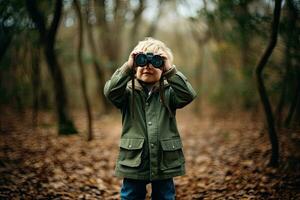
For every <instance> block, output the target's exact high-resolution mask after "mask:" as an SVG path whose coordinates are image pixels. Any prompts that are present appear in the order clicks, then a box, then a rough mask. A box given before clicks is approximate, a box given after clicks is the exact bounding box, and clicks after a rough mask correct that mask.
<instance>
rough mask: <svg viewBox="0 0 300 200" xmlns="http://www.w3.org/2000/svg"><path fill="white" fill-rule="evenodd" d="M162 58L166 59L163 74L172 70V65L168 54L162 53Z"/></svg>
mask: <svg viewBox="0 0 300 200" xmlns="http://www.w3.org/2000/svg"><path fill="white" fill-rule="evenodd" d="M160 56H161V57H163V59H164V68H163V72H166V71H168V70H170V69H171V68H172V63H171V61H170V59H169V58H168V56H167V54H166V53H162V54H160Z"/></svg>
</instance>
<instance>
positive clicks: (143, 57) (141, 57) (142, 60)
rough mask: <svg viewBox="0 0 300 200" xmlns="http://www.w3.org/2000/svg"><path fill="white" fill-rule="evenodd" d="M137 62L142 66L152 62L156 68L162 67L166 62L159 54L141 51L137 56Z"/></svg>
mask: <svg viewBox="0 0 300 200" xmlns="http://www.w3.org/2000/svg"><path fill="white" fill-rule="evenodd" d="M134 62H135V64H136V65H137V66H140V67H144V66H146V65H147V64H148V63H151V64H152V65H153V66H154V67H155V68H160V67H162V66H163V64H164V60H163V58H162V57H161V56H159V55H153V53H147V54H144V53H140V54H137V55H136V56H135V61H134Z"/></svg>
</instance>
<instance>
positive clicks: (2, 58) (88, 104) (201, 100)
mask: <svg viewBox="0 0 300 200" xmlns="http://www.w3.org/2000/svg"><path fill="white" fill-rule="evenodd" d="M273 9H274V1H270V0H232V1H224V0H211V1H207V0H198V1H197V0H165V1H162V0H151V1H150V0H128V1H126V0H105V1H104V0H102V1H93V0H77V1H72V0H63V1H61V0H57V1H46V0H44V1H34V0H26V1H17V0H9V1H5V0H1V1H0V23H1V27H0V28H1V32H0V34H1V35H0V39H1V40H0V41H1V45H0V48H1V49H0V50H1V51H0V103H1V107H2V108H7V107H9V108H12V109H13V110H12V111H13V112H23V111H24V110H28V109H29V110H32V111H33V121H36V119H34V118H37V117H38V111H40V110H43V111H51V112H52V111H53V113H56V114H57V116H58V119H59V123H61V124H63V123H65V124H67V126H68V124H69V125H71V126H72V117H71V116H70V115H71V114H69V113H70V112H71V111H70V110H72V111H74V110H77V109H78V110H82V109H87V108H89V110H92V113H95V114H96V115H103V114H107V113H109V112H110V111H111V110H112V109H113V108H112V107H111V106H110V104H109V103H108V102H107V101H106V100H105V98H104V96H103V86H104V83H105V81H106V80H108V79H109V77H110V76H111V74H112V73H113V72H114V71H115V70H116V69H117V68H118V67H120V66H121V65H122V64H123V63H124V62H125V61H126V60H127V58H128V55H129V53H130V52H131V50H132V48H133V47H134V46H135V45H136V44H137V43H138V41H140V40H143V39H144V38H145V37H154V38H156V39H159V40H162V41H164V42H165V43H166V44H167V46H169V47H170V48H171V50H172V51H173V53H174V57H175V60H174V64H175V65H176V66H177V67H178V68H179V69H180V70H181V71H182V72H183V73H184V74H185V75H186V76H187V77H188V78H189V80H190V81H191V82H192V84H193V86H194V88H195V89H196V91H197V93H198V98H197V99H196V100H195V101H194V102H193V104H192V105H191V106H190V107H191V108H192V110H193V112H195V113H196V114H197V115H199V116H201V115H202V114H204V115H205V114H207V112H208V111H207V110H208V109H209V110H210V111H211V110H212V111H213V113H214V114H224V113H226V114H228V112H229V111H230V112H244V111H246V112H249V113H253V114H254V115H256V114H257V113H260V112H261V109H260V108H259V107H260V105H261V103H260V99H259V95H258V91H257V86H256V81H255V73H254V72H255V67H256V65H257V63H258V61H259V59H260V57H261V56H262V54H263V52H264V50H265V49H266V47H267V45H268V42H269V40H270V36H271V22H272V17H273ZM299 10H300V3H299V1H297V0H287V1H283V3H282V13H281V19H280V28H279V35H278V42H277V45H276V48H275V49H274V51H273V53H272V55H271V57H270V59H269V61H268V63H267V66H266V69H265V70H264V73H263V79H264V82H265V86H266V88H267V94H268V96H269V98H270V102H271V105H272V108H273V110H274V112H275V113H276V119H278V121H279V122H278V123H281V122H285V123H286V124H290V123H293V122H294V123H297V124H298V125H299V122H300V121H299V119H300V117H299V116H300V98H299V80H300V71H299V58H300V57H299V23H300V21H299ZM60 129H61V130H63V129H64V128H63V127H60ZM71 129H72V128H71ZM71 129H69V130H71Z"/></svg>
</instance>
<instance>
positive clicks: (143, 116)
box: [104, 63, 196, 180]
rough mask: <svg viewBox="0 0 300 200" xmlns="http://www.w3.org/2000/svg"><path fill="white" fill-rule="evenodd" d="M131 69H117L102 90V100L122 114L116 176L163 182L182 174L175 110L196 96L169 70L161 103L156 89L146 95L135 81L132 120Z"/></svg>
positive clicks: (187, 85)
mask: <svg viewBox="0 0 300 200" xmlns="http://www.w3.org/2000/svg"><path fill="white" fill-rule="evenodd" d="M130 73H131V69H129V68H128V67H127V64H126V63H125V64H124V65H123V66H122V67H121V68H119V69H117V70H116V72H115V73H114V74H113V75H112V77H111V79H110V80H109V81H107V82H106V84H105V87H104V94H105V96H106V97H107V98H108V99H109V100H110V101H111V102H112V103H113V104H114V105H115V106H116V107H117V108H119V109H120V111H121V113H122V126H123V128H122V135H121V140H120V152H119V156H118V160H117V163H116V169H115V173H116V176H118V177H122V178H131V179H140V180H158V179H166V178H171V177H175V176H179V175H183V174H184V173H185V166H184V163H185V160H184V155H183V151H182V142H181V139H180V135H179V132H178V129H177V125H176V119H175V113H176V109H178V108H182V107H184V106H185V105H187V104H188V103H190V102H191V101H192V100H193V99H194V98H195V97H196V93H195V91H194V89H193V88H192V86H191V85H190V83H189V82H188V81H187V79H186V78H185V76H184V75H183V74H182V73H181V72H179V71H177V70H176V68H175V67H174V68H172V69H171V70H169V71H168V72H166V73H165V74H163V76H164V77H165V78H166V81H164V87H163V88H164V99H165V100H164V101H165V104H167V105H168V106H169V108H170V110H171V111H172V113H173V115H170V113H169V111H168V109H167V107H166V106H164V105H163V104H162V103H161V101H160V96H159V92H158V91H159V90H158V88H159V87H158V85H155V86H154V89H152V91H153V92H152V93H151V94H149V95H148V94H147V93H146V92H145V90H144V89H143V87H142V85H141V84H140V83H139V81H137V80H135V86H134V88H135V91H134V104H133V105H134V112H133V113H134V117H132V116H131V115H132V109H131V105H132V104H131V103H130V102H131V95H132V84H131V81H130V80H131V76H130Z"/></svg>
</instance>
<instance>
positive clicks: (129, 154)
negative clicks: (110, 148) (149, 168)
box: [118, 138, 144, 167]
mask: <svg viewBox="0 0 300 200" xmlns="http://www.w3.org/2000/svg"><path fill="white" fill-rule="evenodd" d="M143 144H144V138H122V139H121V142H120V155H119V159H118V162H119V164H120V165H124V166H127V167H138V166H139V165H140V164H141V161H142V152H143Z"/></svg>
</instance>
